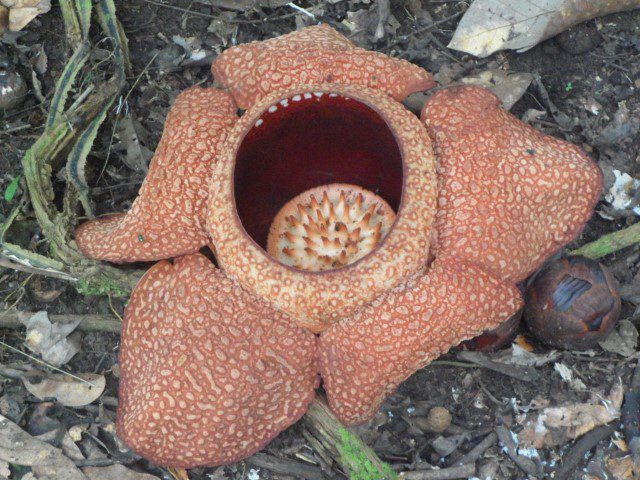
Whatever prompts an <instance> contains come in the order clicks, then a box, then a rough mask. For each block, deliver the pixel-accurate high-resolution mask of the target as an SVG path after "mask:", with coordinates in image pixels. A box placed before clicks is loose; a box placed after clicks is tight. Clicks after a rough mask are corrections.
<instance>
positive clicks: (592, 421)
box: [518, 384, 624, 448]
mask: <svg viewBox="0 0 640 480" xmlns="http://www.w3.org/2000/svg"><path fill="white" fill-rule="evenodd" d="M623 394H624V389H623V387H622V385H621V384H617V385H616V386H614V387H613V388H612V389H611V392H610V393H609V397H608V398H602V397H601V396H594V397H593V398H592V399H591V401H589V402H587V403H570V404H566V405H561V406H558V407H547V408H545V409H543V410H541V411H539V412H535V413H531V414H529V415H527V416H526V417H525V419H524V421H521V422H520V423H523V424H524V428H523V429H522V431H521V432H520V433H518V441H519V442H520V446H521V447H524V448H529V447H534V448H545V447H553V446H557V445H564V444H565V443H566V442H567V441H569V440H572V439H574V438H578V437H580V436H582V435H584V434H585V433H587V432H589V431H591V430H593V429H594V428H596V427H599V426H600V425H605V424H607V423H609V422H611V421H613V420H615V419H617V418H619V417H620V408H621V406H622V398H623Z"/></svg>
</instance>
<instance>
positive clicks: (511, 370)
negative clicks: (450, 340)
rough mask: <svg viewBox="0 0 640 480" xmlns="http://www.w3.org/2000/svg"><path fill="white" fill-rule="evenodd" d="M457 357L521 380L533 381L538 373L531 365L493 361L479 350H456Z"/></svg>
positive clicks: (537, 376)
mask: <svg viewBox="0 0 640 480" xmlns="http://www.w3.org/2000/svg"><path fill="white" fill-rule="evenodd" d="M457 358H459V359H460V360H465V361H467V362H472V363H475V364H476V365H480V366H481V367H483V368H486V369H488V370H493V371H494V372H498V373H501V374H502V375H506V376H507V377H511V378H515V379H517V380H521V381H523V382H529V383H533V382H535V381H536V380H537V379H538V378H539V376H540V374H539V373H538V372H537V371H536V369H535V368H533V367H519V366H517V365H507V364H506V363H500V362H494V361H493V360H490V359H489V357H487V356H486V355H484V354H483V353H480V352H470V351H469V352H467V351H462V352H458V355H457Z"/></svg>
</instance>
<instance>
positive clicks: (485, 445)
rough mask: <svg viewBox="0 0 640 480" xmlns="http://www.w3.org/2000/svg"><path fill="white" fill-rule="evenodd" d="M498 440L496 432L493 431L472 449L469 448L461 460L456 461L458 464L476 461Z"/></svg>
mask: <svg viewBox="0 0 640 480" xmlns="http://www.w3.org/2000/svg"><path fill="white" fill-rule="evenodd" d="M497 440H498V435H497V434H496V432H491V433H490V434H489V435H487V436H486V437H484V439H483V440H482V441H481V442H480V443H479V444H478V445H476V446H475V447H473V448H472V449H471V450H469V451H468V452H467V453H466V454H465V455H464V456H462V458H460V460H458V461H457V462H456V465H465V464H467V463H474V462H475V461H476V460H477V459H478V458H480V456H481V455H482V454H483V453H484V452H486V451H487V450H488V449H489V448H491V447H492V446H493V445H494V444H495V443H496V441H497Z"/></svg>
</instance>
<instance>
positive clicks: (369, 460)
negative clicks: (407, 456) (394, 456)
mask: <svg viewBox="0 0 640 480" xmlns="http://www.w3.org/2000/svg"><path fill="white" fill-rule="evenodd" d="M302 420H303V422H304V425H305V426H306V428H307V430H308V432H309V433H310V434H311V435H312V436H313V437H314V438H315V439H316V440H317V441H318V443H319V444H321V445H322V448H323V449H324V450H326V451H327V452H328V453H329V455H330V456H331V458H333V459H334V460H335V462H336V463H338V464H339V465H340V466H341V467H342V469H343V470H344V472H345V474H346V475H347V478H354V479H355V478H357V479H361V480H397V478H398V475H397V474H396V472H394V471H393V469H392V468H391V466H390V465H388V464H386V463H385V462H383V461H382V460H380V458H378V456H377V455H376V454H375V452H374V451H373V450H372V449H371V448H369V447H368V446H367V445H365V444H364V442H363V441H362V440H361V439H360V437H358V436H357V435H356V434H355V433H353V432H351V431H350V430H349V429H348V428H346V427H345V426H344V425H342V423H340V421H339V420H338V419H337V418H336V417H335V415H334V414H333V412H331V410H330V409H329V405H328V404H327V401H326V400H325V399H324V398H323V397H321V396H317V397H316V399H315V400H314V401H313V402H311V405H309V409H308V410H307V413H306V414H305V415H304V417H302Z"/></svg>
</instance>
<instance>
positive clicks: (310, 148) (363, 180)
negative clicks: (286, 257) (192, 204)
mask: <svg viewBox="0 0 640 480" xmlns="http://www.w3.org/2000/svg"><path fill="white" fill-rule="evenodd" d="M277 107H278V109H277V110H276V111H275V112H268V111H265V112H264V113H263V114H262V117H261V119H262V123H261V125H259V126H256V127H253V128H252V129H251V130H249V132H248V133H247V135H246V136H245V138H244V140H243V141H242V143H241V145H240V148H239V149H238V154H237V160H236V167H235V172H234V195H235V201H236V209H237V211H238V216H239V217H240V221H241V222H242V225H243V227H244V229H245V230H246V232H247V233H248V234H249V235H250V236H251V238H253V240H254V241H255V242H256V243H257V244H258V245H260V246H261V247H262V248H265V247H266V243H267V235H268V233H269V226H270V225H271V222H272V221H273V218H274V217H275V216H276V214H277V213H278V211H279V210H280V209H281V208H282V206H283V205H284V204H285V203H287V202H288V201H289V200H291V199H292V198H293V197H294V196H296V195H298V194H300V193H302V192H304V191H305V190H308V189H310V188H313V187H317V186H319V185H324V184H327V183H351V184H355V185H359V186H361V187H363V188H366V189H368V190H370V191H372V192H374V193H376V194H378V195H380V196H381V197H382V198H384V199H385V200H386V201H387V202H388V203H389V204H390V205H391V207H392V208H393V209H394V210H396V212H397V211H398V207H399V205H400V197H401V195H402V158H401V154H400V149H399V148H398V144H397V142H396V140H395V137H394V136H393V134H392V132H391V130H390V129H389V127H388V126H387V124H386V122H385V121H384V120H383V119H382V117H380V115H378V114H377V113H376V112H375V110H373V109H372V108H371V107H369V106H367V105H365V104H364V103H361V102H359V101H356V100H353V99H349V100H347V99H345V98H344V97H343V96H335V97H330V96H329V94H327V93H325V94H323V95H322V96H321V97H320V98H318V97H317V96H316V95H313V97H312V98H311V99H305V98H304V97H302V99H301V100H300V101H297V102H296V101H293V100H292V99H289V100H288V106H287V107H284V106H282V105H281V104H277Z"/></svg>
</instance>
